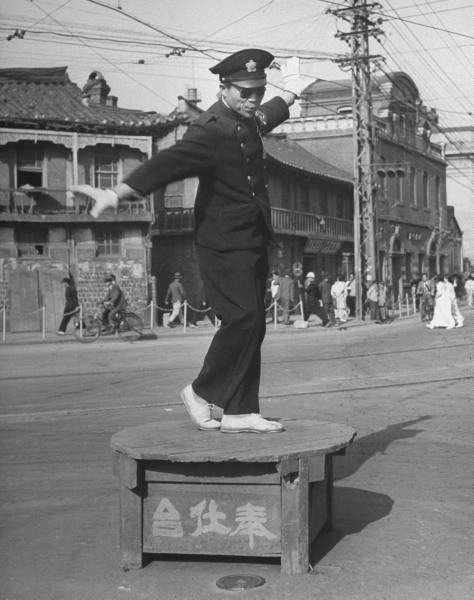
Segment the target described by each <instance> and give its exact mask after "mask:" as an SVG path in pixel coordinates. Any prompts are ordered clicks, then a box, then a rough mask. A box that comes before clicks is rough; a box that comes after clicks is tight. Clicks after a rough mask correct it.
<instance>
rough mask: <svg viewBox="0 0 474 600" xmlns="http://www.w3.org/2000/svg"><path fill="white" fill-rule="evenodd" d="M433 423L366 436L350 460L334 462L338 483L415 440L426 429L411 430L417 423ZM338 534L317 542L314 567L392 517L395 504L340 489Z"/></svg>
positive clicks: (370, 494) (350, 453) (405, 423)
mask: <svg viewBox="0 0 474 600" xmlns="http://www.w3.org/2000/svg"><path fill="white" fill-rule="evenodd" d="M427 419H431V416H430V415H423V416H420V417H418V418H416V419H412V420H410V421H402V422H400V423H395V424H393V425H389V426H388V427H386V428H385V429H382V430H380V431H375V432H374V433H370V434H369V435H366V436H364V437H362V438H360V439H359V440H357V441H356V442H354V444H353V445H352V446H351V447H350V448H349V449H348V452H347V456H346V457H344V458H343V459H342V460H338V459H337V457H336V459H335V461H334V480H335V481H337V480H341V479H344V478H346V477H349V476H350V475H353V474H354V473H355V472H356V471H357V470H358V469H359V468H360V467H361V466H362V465H363V464H364V463H365V462H366V461H367V460H369V459H370V458H371V457H373V456H375V455H376V454H385V451H386V450H387V448H388V446H389V445H390V444H391V443H392V442H395V441H397V440H403V439H408V438H412V437H414V436H415V435H417V434H418V433H421V432H422V431H423V430H422V429H419V428H418V429H407V427H410V426H412V425H415V424H416V423H420V422H421V421H426V420H427ZM333 500H334V507H333V522H334V530H333V531H329V532H325V533H322V534H321V535H319V536H318V538H317V539H316V540H315V542H314V544H313V547H312V552H311V564H312V565H313V566H314V565H316V564H317V563H318V562H319V561H320V560H321V559H322V558H323V557H324V556H325V555H326V554H327V553H328V552H330V550H331V549H332V548H334V546H336V544H338V543H339V542H340V541H341V540H342V539H343V538H344V537H345V536H347V535H352V534H354V533H359V532H360V531H362V530H363V529H364V528H365V527H367V525H370V524H371V523H374V522H375V521H378V520H379V519H382V518H384V517H386V516H387V515H388V514H390V512H391V510H392V507H393V504H394V503H393V500H392V498H390V496H387V495H386V494H378V493H376V492H370V491H368V490H361V489H358V488H351V487H342V486H336V487H335V488H334V498H333Z"/></svg>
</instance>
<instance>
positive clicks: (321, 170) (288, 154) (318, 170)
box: [263, 135, 352, 183]
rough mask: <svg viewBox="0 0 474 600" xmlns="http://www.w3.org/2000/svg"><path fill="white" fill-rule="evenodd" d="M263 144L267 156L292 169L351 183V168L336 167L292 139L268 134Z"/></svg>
mask: <svg viewBox="0 0 474 600" xmlns="http://www.w3.org/2000/svg"><path fill="white" fill-rule="evenodd" d="M263 145H264V147H265V152H266V154H267V155H268V156H270V157H271V158H273V159H274V160H276V161H278V162H280V163H282V164H285V165H287V166H289V167H292V168H293V169H298V170H300V171H304V172H306V173H311V174H313V175H318V176H319V177H324V178H325V179H332V180H335V181H341V182H344V183H352V175H351V169H349V170H344V169H343V168H340V167H336V166H334V165H333V164H330V163H329V162H326V161H325V160H323V159H322V158H321V155H320V154H318V153H312V152H309V151H308V150H306V149H305V148H303V146H302V145H300V144H299V143H297V142H295V141H293V140H289V139H287V138H281V137H278V136H271V135H270V136H267V137H265V138H264V140H263ZM324 158H325V157H324Z"/></svg>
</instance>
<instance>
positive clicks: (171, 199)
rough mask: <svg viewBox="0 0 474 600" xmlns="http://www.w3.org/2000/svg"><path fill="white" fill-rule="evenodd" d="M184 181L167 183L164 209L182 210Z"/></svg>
mask: <svg viewBox="0 0 474 600" xmlns="http://www.w3.org/2000/svg"><path fill="white" fill-rule="evenodd" d="M183 194H184V181H175V182H173V183H169V184H168V185H167V186H166V190H165V199H164V203H165V208H182V206H183Z"/></svg>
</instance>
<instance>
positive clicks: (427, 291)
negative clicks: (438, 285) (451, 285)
mask: <svg viewBox="0 0 474 600" xmlns="http://www.w3.org/2000/svg"><path fill="white" fill-rule="evenodd" d="M435 292H436V289H435V285H434V283H433V281H432V280H431V279H428V275H427V274H426V273H422V274H421V280H420V281H419V283H418V286H417V288H416V295H417V297H418V299H419V302H418V305H419V307H420V318H421V321H422V322H425V321H431V319H432V318H433V308H434V295H435Z"/></svg>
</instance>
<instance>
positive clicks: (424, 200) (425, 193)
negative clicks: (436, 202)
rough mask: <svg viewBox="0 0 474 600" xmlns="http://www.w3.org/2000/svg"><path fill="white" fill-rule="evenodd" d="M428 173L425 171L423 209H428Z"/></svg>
mask: <svg viewBox="0 0 474 600" xmlns="http://www.w3.org/2000/svg"><path fill="white" fill-rule="evenodd" d="M428 184H429V180H428V173H427V172H426V171H423V208H428V207H429V205H428V191H429V190H428Z"/></svg>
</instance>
